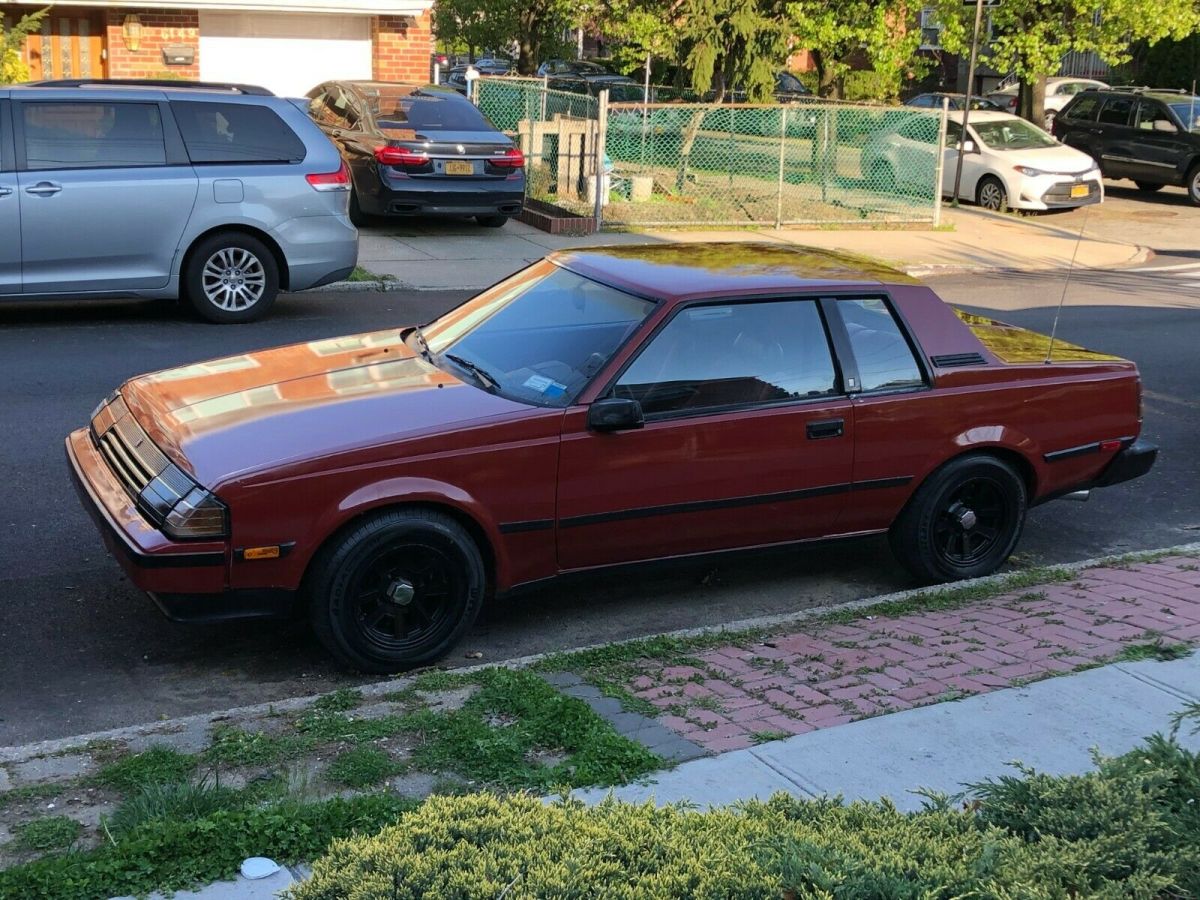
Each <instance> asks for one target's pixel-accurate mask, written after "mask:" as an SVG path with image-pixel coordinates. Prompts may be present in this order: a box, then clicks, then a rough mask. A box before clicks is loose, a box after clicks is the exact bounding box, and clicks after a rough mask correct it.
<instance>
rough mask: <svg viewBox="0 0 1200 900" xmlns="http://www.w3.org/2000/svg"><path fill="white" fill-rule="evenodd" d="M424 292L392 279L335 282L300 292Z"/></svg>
mask: <svg viewBox="0 0 1200 900" xmlns="http://www.w3.org/2000/svg"><path fill="white" fill-rule="evenodd" d="M411 290H422V288H413V287H410V286H409V285H407V284H405V283H404V282H402V281H397V280H395V279H392V278H388V279H382V278H381V279H379V280H377V281H334V282H331V283H330V284H323V285H321V286H320V287H315V288H309V289H308V290H306V291H300V292H299V293H302V294H332V293H338V294H358V293H366V292H368V291H375V292H377V293H387V292H388V291H411Z"/></svg>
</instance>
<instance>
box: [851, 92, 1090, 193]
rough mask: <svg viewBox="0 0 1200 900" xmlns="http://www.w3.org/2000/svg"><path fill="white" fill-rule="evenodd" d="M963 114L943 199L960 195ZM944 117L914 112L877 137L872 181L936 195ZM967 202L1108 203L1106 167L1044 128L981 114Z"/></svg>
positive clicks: (956, 124)
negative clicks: (957, 176) (956, 181)
mask: <svg viewBox="0 0 1200 900" xmlns="http://www.w3.org/2000/svg"><path fill="white" fill-rule="evenodd" d="M962 119H963V116H962V112H961V111H959V112H955V113H950V115H949V120H948V121H947V123H946V142H945V144H944V145H943V147H942V148H941V153H942V155H943V159H944V165H943V167H942V194H943V195H950V194H953V193H954V178H955V173H956V171H957V164H958V153H959V151H958V148H959V144H960V143H961V141H962ZM938 126H939V122H938V118H937V117H935V116H931V115H920V114H913V115H911V116H910V117H909V118H908V119H906V120H904V121H903V122H902V123H901V124H900V125H899V126H898V127H896V128H894V129H893V130H890V131H887V132H884V133H882V134H879V135H874V136H872V137H871V138H870V139H869V141H868V143H867V146H866V147H865V148H864V149H863V157H862V159H863V163H862V165H863V174H864V176H865V177H866V178H867V179H868V181H870V182H871V183H872V184H874V185H877V186H881V187H885V188H888V189H890V188H892V187H893V186H899V187H901V188H907V189H910V190H917V191H929V190H930V189H931V185H932V183H933V174H934V169H935V165H936V160H935V158H934V154H935V152H936V147H937V137H938ZM967 131H968V132H969V133H968V136H967V141H966V143H965V144H964V145H963V150H964V151H965V152H964V156H963V165H962V180H961V182H960V184H959V197H960V198H961V199H964V200H971V201H974V202H975V203H978V204H979V205H980V206H982V207H984V208H985V209H1002V208H1008V209H1027V210H1048V209H1061V208H1064V207H1073V206H1085V205H1087V204H1089V203H1099V202H1101V201H1102V200H1103V199H1104V185H1103V183H1102V182H1101V180H1100V169H1099V167H1098V166H1097V165H1096V163H1095V162H1094V161H1093V160H1092V158H1091V157H1089V156H1088V155H1087V154H1086V153H1081V152H1079V151H1078V150H1075V149H1072V148H1071V147H1067V146H1064V145H1063V144H1060V143H1059V142H1058V141H1057V140H1055V139H1054V138H1053V137H1052V136H1051V135H1049V134H1047V133H1046V132H1044V131H1042V130H1041V129H1040V128H1038V127H1037V126H1036V125H1031V124H1030V123H1029V122H1026V121H1025V120H1024V119H1021V118H1018V117H1017V116H1010V115H1009V114H1008V113H1001V112H988V111H985V110H979V111H978V112H972V113H971V115H970V117H969V120H968V123H967Z"/></svg>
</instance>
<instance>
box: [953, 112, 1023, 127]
mask: <svg viewBox="0 0 1200 900" xmlns="http://www.w3.org/2000/svg"><path fill="white" fill-rule="evenodd" d="M946 118H948V119H949V120H950V121H952V122H954V123H955V124H956V125H961V124H962V120H963V111H962V110H961V109H952V110H950V114H949V115H948V116H947V117H946ZM1011 119H1020V120H1021V121H1022V122H1024V121H1025V120H1024V119H1021V117H1020V116H1014V115H1013V114H1012V113H1006V112H1003V111H1001V110H999V109H973V110H971V119H970V124H971V125H975V124H976V123H978V122H1007V121H1009V120H1011Z"/></svg>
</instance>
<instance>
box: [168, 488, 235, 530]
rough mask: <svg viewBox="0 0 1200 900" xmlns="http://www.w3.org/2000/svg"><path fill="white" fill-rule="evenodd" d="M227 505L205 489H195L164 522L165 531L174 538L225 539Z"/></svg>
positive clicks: (176, 506)
mask: <svg viewBox="0 0 1200 900" xmlns="http://www.w3.org/2000/svg"><path fill="white" fill-rule="evenodd" d="M227 516H228V511H227V510H226V509H225V504H224V503H222V502H221V501H220V500H218V499H217V498H216V497H215V496H213V495H212V494H210V493H209V492H208V491H206V490H205V489H204V488H201V487H197V488H193V489H192V490H191V492H190V493H189V494H188V495H187V496H186V497H184V498H183V499H182V500H180V501H179V502H178V503H176V504H175V506H174V508H173V509H172V510H171V511H170V512H169V513H167V516H166V518H165V519H164V520H163V531H165V532H166V533H167V534H168V535H170V536H171V537H174V538H206V537H211V538H220V537H225V533H226V527H225V526H226V521H227Z"/></svg>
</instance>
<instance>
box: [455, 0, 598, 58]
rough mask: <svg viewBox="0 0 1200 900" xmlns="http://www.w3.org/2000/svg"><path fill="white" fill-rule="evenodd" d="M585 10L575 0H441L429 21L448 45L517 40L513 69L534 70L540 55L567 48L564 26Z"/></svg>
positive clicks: (499, 45) (500, 44)
mask: <svg viewBox="0 0 1200 900" xmlns="http://www.w3.org/2000/svg"><path fill="white" fill-rule="evenodd" d="M589 11H590V10H589V7H588V4H587V3H578V2H573V0H439V2H438V3H437V5H436V6H435V8H434V14H433V15H434V19H433V27H434V33H435V34H436V35H437V38H438V40H439V41H442V42H443V43H444V44H446V45H448V46H462V47H466V48H468V49H471V50H479V49H481V48H489V49H492V50H502V49H504V48H507V47H509V46H511V45H514V44H515V45H516V46H517V49H518V53H517V60H516V62H517V71H518V72H520V74H522V75H532V74H533V72H534V70H535V69H536V68H537V66H538V64H539V63H540V62H542V60H543V59H544V58H546V57H549V56H560V55H563V54H564V53H565V51H566V50H567V49H568V47H567V46H566V44H565V42H564V41H563V37H562V35H563V33H564V31H566V30H567V29H568V28H571V27H574V26H575V25H576V24H579V23H580V22H582V21H583V20H584V19H585V18H586V16H587V14H588V13H589ZM572 55H573V54H572Z"/></svg>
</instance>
